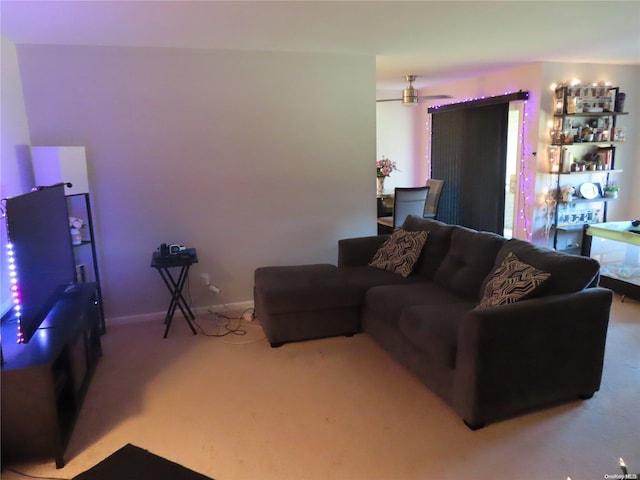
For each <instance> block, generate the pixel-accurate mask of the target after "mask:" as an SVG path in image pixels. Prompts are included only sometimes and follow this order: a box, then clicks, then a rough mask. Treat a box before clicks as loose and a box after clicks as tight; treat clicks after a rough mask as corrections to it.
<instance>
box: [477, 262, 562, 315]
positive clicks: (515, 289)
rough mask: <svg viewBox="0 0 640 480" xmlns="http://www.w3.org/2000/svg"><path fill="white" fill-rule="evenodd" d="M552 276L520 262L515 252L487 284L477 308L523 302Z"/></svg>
mask: <svg viewBox="0 0 640 480" xmlns="http://www.w3.org/2000/svg"><path fill="white" fill-rule="evenodd" d="M550 276H551V274H549V273H547V272H543V271H542V270H538V269H537V268H535V267H532V266H531V265H528V264H526V263H524V262H521V261H520V260H518V257H516V256H515V255H514V254H513V252H509V255H507V256H506V257H505V259H504V260H503V261H502V264H501V265H500V266H499V267H498V268H497V269H496V271H495V272H493V275H492V277H491V280H489V281H488V282H487V285H486V286H485V289H484V296H483V297H482V300H480V304H479V305H478V306H477V307H476V308H485V307H495V306H497V305H504V304H507V303H514V302H517V301H518V300H522V299H523V298H525V297H526V296H527V295H529V294H531V293H532V292H533V291H534V290H536V289H537V288H538V287H539V286H540V285H541V284H542V283H543V282H544V281H545V280H546V279H547V278H549V277H550Z"/></svg>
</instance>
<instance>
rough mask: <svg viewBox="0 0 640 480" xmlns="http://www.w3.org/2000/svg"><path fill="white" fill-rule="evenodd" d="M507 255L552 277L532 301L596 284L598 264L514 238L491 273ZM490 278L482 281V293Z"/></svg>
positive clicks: (502, 250)
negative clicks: (511, 254)
mask: <svg viewBox="0 0 640 480" xmlns="http://www.w3.org/2000/svg"><path fill="white" fill-rule="evenodd" d="M510 252H511V253H513V254H514V255H515V256H516V257H518V259H519V260H520V261H522V262H524V263H527V264H529V265H531V266H532V267H535V268H537V269H539V270H542V271H544V272H547V273H549V274H551V275H550V277H549V278H548V279H547V280H546V281H545V282H544V284H543V285H541V287H540V288H539V289H537V290H536V291H535V292H534V294H533V295H532V296H534V297H535V296H541V295H549V294H557V293H572V292H577V291H580V290H583V289H585V288H587V287H589V286H595V285H597V283H598V279H599V272H600V264H599V263H598V262H597V261H596V260H594V259H592V258H589V257H581V256H578V255H569V254H566V253H562V252H556V251H555V250H550V249H548V248H544V247H538V246H536V245H533V244H532V243H529V242H525V241H524V240H518V239H515V238H514V239H511V240H508V241H506V242H505V243H504V245H503V246H502V248H501V249H500V251H499V252H498V254H497V256H496V261H495V264H494V268H493V269H492V271H491V272H492V273H493V272H494V271H495V270H497V269H498V268H499V267H500V265H501V264H502V261H503V260H504V259H505V258H506V257H507V255H509V253H510ZM490 278H491V275H489V276H488V277H487V278H486V279H485V282H484V283H483V286H482V287H483V291H484V285H485V284H486V283H487V282H488V281H489V280H490Z"/></svg>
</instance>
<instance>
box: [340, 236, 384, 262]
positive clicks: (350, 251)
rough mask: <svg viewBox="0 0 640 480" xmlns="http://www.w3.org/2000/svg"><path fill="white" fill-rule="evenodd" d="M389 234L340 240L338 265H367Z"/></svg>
mask: <svg viewBox="0 0 640 480" xmlns="http://www.w3.org/2000/svg"><path fill="white" fill-rule="evenodd" d="M387 238H389V235H376V236H371V237H357V238H345V239H342V240H338V267H358V266H362V265H367V264H368V263H369V262H370V261H371V259H372V258H373V256H374V255H375V253H376V252H377V251H378V249H379V248H380V246H381V245H382V244H383V243H384V241H385V240H386V239H387Z"/></svg>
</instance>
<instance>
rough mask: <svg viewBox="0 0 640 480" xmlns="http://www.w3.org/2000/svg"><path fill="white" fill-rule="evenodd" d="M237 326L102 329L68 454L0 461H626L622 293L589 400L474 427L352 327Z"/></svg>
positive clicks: (634, 313)
mask: <svg viewBox="0 0 640 480" xmlns="http://www.w3.org/2000/svg"><path fill="white" fill-rule="evenodd" d="M199 322H200V324H201V325H202V327H203V328H204V329H205V330H208V331H213V327H214V326H215V324H216V321H215V320H213V319H212V318H201V319H200V320H199ZM246 328H247V330H248V334H247V335H245V336H244V337H238V336H227V337H224V338H210V337H205V336H204V335H197V336H193V335H192V334H191V332H190V331H189V330H188V328H187V326H186V324H185V322H184V321H183V320H182V319H179V318H176V321H175V322H174V325H173V328H172V330H171V332H170V334H169V338H167V339H162V333H163V326H162V324H161V322H146V323H137V324H126V325H112V326H110V327H109V331H108V333H107V335H105V336H104V337H103V347H104V357H103V358H102V360H101V362H100V364H99V365H98V369H97V372H96V375H95V378H94V381H93V383H92V384H91V387H90V389H89V392H88V396H87V399H86V403H85V405H84V407H83V409H82V413H81V415H80V418H79V420H78V423H77V425H76V428H75V432H74V434H73V437H72V439H71V442H70V445H69V448H68V449H67V455H66V458H67V466H66V467H65V468H64V469H62V470H56V469H55V467H54V464H53V462H48V463H28V464H19V465H11V467H12V468H16V469H19V470H23V471H25V472H27V473H29V474H32V475H48V476H53V477H65V478H70V477H73V476H74V475H76V474H78V473H80V472H82V471H84V470H86V469H88V468H89V467H91V466H92V465H94V464H95V463H97V462H99V461H100V460H102V459H103V458H104V457H106V456H108V455H109V454H111V453H112V452H114V451H115V450H117V449H119V448H120V447H122V446H123V445H125V444H126V443H133V444H135V445H137V446H140V447H142V448H144V449H147V450H150V451H151V452H153V453H155V454H157V455H160V456H163V457H165V458H167V459H169V460H172V461H174V462H177V463H179V464H181V465H184V466H186V467H188V468H191V469H193V470H196V471H198V472H201V473H203V474H204V475H208V476H210V477H213V478H215V479H216V480H245V479H256V480H271V479H273V480H275V479H277V480H301V479H308V480H327V479H332V480H359V479H366V480H377V479H379V480H383V479H384V480H387V479H394V480H396V479H397V480H425V479H427V480H428V479H437V480H445V479H456V480H459V479H462V478H467V479H505V478H517V479H549V480H551V479H558V480H565V479H566V478H567V476H570V477H571V478H572V479H573V480H588V479H594V480H595V479H602V478H605V477H604V475H606V474H619V473H620V469H619V468H618V464H617V462H618V458H619V457H624V459H625V460H626V463H627V465H628V466H629V470H630V471H638V470H640V454H639V453H640V448H639V445H640V406H639V405H640V400H639V399H640V370H639V366H640V304H638V303H637V302H633V301H631V300H628V301H626V302H625V303H621V301H620V298H619V297H616V299H615V301H614V306H613V315H612V321H611V325H610V329H609V337H608V343H607V352H606V358H605V371H604V378H603V385H602V388H601V390H600V391H599V392H597V393H596V395H595V396H594V397H593V398H592V399H591V400H588V401H584V402H583V401H575V402H572V403H570V404H566V405H563V406H559V407H555V408H552V409H548V410H545V411H542V412H537V413H533V414H529V415H526V416H523V417H519V418H517V419H513V420H508V421H505V422H501V423H497V424H492V425H490V426H488V427H486V428H484V429H482V430H478V431H476V432H472V431H470V430H469V429H467V428H466V427H465V426H464V424H463V423H462V420H461V419H460V418H458V417H457V416H456V415H455V414H454V412H453V411H452V410H451V409H450V408H449V407H448V406H447V405H445V404H444V403H443V402H442V401H441V400H440V399H439V398H438V397H436V396H435V395H434V394H432V393H431V392H430V391H429V390H428V389H427V388H426V387H425V386H424V385H422V384H421V383H419V382H418V381H417V380H416V379H415V378H414V377H413V376H412V375H411V374H410V373H408V372H407V371H406V370H404V369H403V368H402V367H401V366H399V365H398V364H397V363H396V362H395V361H394V360H392V359H391V358H390V357H389V356H387V354H386V353H385V352H383V351H382V350H381V349H380V348H379V347H378V346H377V345H376V344H375V343H374V342H373V341H372V340H371V339H370V338H369V337H368V336H367V335H364V334H363V335H357V336H355V337H352V338H333V339H326V340H316V341H311V342H303V343H297V344H287V345H285V346H284V347H282V348H279V349H271V348H270V347H269V345H268V343H267V342H266V340H264V339H262V337H263V335H262V331H261V330H260V328H259V326H248V327H246ZM576 341H578V339H576ZM2 478H6V480H14V479H18V478H22V477H20V476H18V475H16V474H14V473H11V472H8V471H4V472H3V475H2ZM114 480H117V479H114Z"/></svg>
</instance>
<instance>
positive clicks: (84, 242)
mask: <svg viewBox="0 0 640 480" xmlns="http://www.w3.org/2000/svg"><path fill="white" fill-rule="evenodd" d="M92 243H93V242H91V241H89V240H82V242H80V243H77V244H74V245H73V247H74V248H75V247H82V246H83V245H91V244H92Z"/></svg>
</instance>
